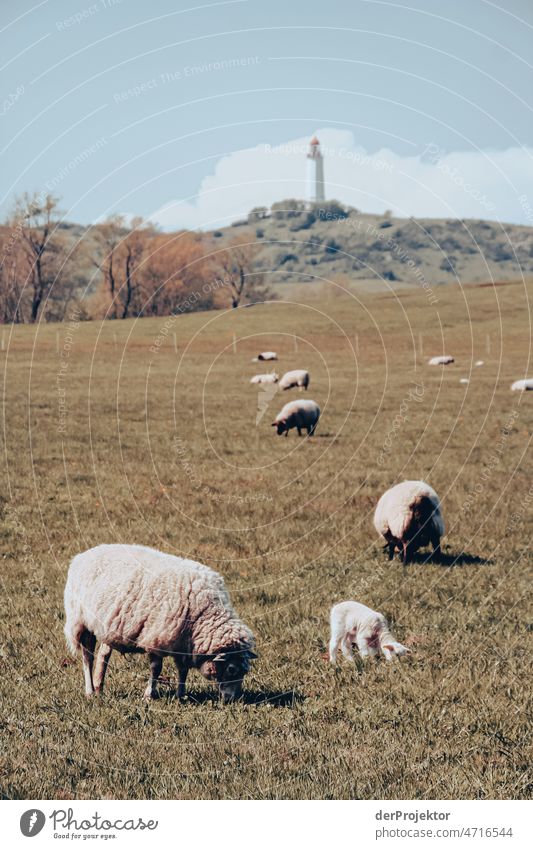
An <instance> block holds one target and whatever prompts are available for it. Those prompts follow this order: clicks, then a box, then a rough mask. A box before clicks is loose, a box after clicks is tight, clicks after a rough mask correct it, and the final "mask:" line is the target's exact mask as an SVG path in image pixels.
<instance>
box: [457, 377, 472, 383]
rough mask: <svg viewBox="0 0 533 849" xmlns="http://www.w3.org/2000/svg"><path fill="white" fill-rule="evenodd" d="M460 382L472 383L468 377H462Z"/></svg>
mask: <svg viewBox="0 0 533 849" xmlns="http://www.w3.org/2000/svg"><path fill="white" fill-rule="evenodd" d="M459 383H470V381H469V379H468V378H467V377H461V378H460V380H459Z"/></svg>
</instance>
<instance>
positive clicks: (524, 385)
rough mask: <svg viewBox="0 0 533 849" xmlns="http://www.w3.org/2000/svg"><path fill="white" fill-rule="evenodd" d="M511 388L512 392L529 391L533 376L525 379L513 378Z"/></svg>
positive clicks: (532, 387)
mask: <svg viewBox="0 0 533 849" xmlns="http://www.w3.org/2000/svg"><path fill="white" fill-rule="evenodd" d="M511 389H512V391H513V392H529V391H530V390H532V389H533V377H526V378H525V380H515V382H514V383H513V385H512V386H511Z"/></svg>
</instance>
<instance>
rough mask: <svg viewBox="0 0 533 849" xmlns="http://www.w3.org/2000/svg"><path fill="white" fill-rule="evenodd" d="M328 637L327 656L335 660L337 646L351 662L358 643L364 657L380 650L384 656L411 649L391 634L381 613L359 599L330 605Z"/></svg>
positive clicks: (388, 658)
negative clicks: (354, 648) (354, 647)
mask: <svg viewBox="0 0 533 849" xmlns="http://www.w3.org/2000/svg"><path fill="white" fill-rule="evenodd" d="M330 625H331V638H330V641H329V659H330V662H331V663H336V662H337V655H338V652H339V648H340V650H341V651H342V653H343V655H344V657H345V658H346V660H349V661H350V662H351V663H353V654H352V649H353V645H354V643H355V644H356V645H357V648H358V650H359V654H360V655H361V657H362V658H364V659H366V658H367V657H370V656H375V655H377V654H379V652H380V650H381V651H382V652H383V654H384V655H385V657H386V659H387V660H392V659H393V658H394V657H401V656H402V655H404V654H407V653H408V652H410V649H408V648H407V646H403V645H402V644H401V643H398V642H397V641H396V640H395V639H394V637H393V636H392V634H391V632H390V630H389V626H388V625H387V620H386V619H385V617H384V616H383V614H382V613H378V612H377V611H375V610H372V609H371V608H370V607H366V605H364V604H360V603H359V602H358V601H341V602H340V603H339V604H335V605H333V607H332V608H331V613H330Z"/></svg>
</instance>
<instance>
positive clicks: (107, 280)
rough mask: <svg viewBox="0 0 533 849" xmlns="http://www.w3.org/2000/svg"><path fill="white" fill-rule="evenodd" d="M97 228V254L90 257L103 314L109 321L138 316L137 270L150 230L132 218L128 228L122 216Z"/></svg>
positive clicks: (139, 311)
mask: <svg viewBox="0 0 533 849" xmlns="http://www.w3.org/2000/svg"><path fill="white" fill-rule="evenodd" d="M97 229H98V233H99V236H100V245H101V252H99V253H98V255H97V256H95V257H94V258H93V264H94V265H95V266H96V267H97V268H98V269H99V270H100V272H101V273H102V287H103V291H104V294H105V299H106V301H107V313H108V314H109V315H110V317H111V318H112V319H117V318H121V319H122V318H128V316H130V315H132V314H136V315H139V314H141V312H142V291H141V290H142V275H141V272H140V267H141V262H142V259H143V255H144V253H145V250H146V247H147V244H148V241H149V239H150V237H151V236H152V235H153V233H154V231H153V228H152V227H151V225H146V224H145V223H144V222H143V220H142V218H134V219H133V220H132V222H131V225H130V226H128V225H127V224H126V222H125V220H124V218H123V217H122V216H120V215H114V216H112V217H111V218H108V219H107V221H104V222H103V223H102V224H99V225H98V228H97ZM102 255H103V256H102Z"/></svg>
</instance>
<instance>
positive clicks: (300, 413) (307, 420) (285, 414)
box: [272, 401, 320, 436]
mask: <svg viewBox="0 0 533 849" xmlns="http://www.w3.org/2000/svg"><path fill="white" fill-rule="evenodd" d="M319 418H320V407H319V406H318V404H317V403H316V401H289V403H288V404H285V406H284V407H283V409H282V410H281V411H280V412H279V413H278V414H277V416H276V418H275V419H274V421H273V422H272V427H275V428H277V432H278V436H281V434H282V433H284V434H285V436H288V435H289V430H291V429H292V428H293V427H295V428H296V429H297V431H298V436H301V435H302V429H303V428H305V429H306V430H307V433H308V435H309V436H312V435H313V434H314V432H315V428H316V426H317V424H318V419H319Z"/></svg>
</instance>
